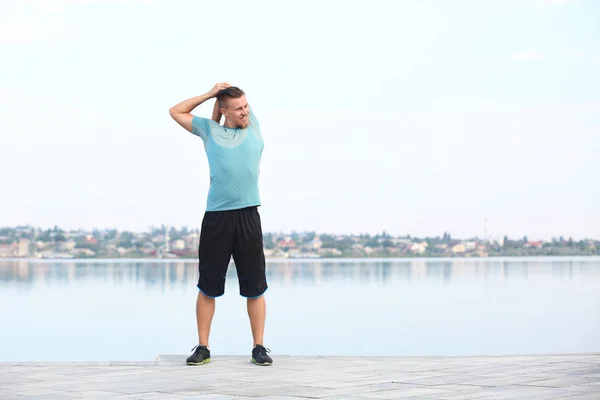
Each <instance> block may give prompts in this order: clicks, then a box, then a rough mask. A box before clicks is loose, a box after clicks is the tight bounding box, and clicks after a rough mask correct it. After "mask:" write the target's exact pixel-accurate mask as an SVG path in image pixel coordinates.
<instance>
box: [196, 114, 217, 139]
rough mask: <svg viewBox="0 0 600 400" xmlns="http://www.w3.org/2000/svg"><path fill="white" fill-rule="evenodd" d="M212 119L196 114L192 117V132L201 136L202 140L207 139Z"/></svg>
mask: <svg viewBox="0 0 600 400" xmlns="http://www.w3.org/2000/svg"><path fill="white" fill-rule="evenodd" d="M211 121H212V120H210V119H207V118H202V117H197V116H195V115H194V118H192V133H193V134H194V135H196V136H200V137H201V138H202V140H207V139H208V136H209V135H210V122H211ZM213 122H214V121H213Z"/></svg>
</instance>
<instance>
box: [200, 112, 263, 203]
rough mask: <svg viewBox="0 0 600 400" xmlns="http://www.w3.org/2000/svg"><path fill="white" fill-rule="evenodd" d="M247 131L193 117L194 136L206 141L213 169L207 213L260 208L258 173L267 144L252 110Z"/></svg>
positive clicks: (211, 170)
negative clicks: (265, 144)
mask: <svg viewBox="0 0 600 400" xmlns="http://www.w3.org/2000/svg"><path fill="white" fill-rule="evenodd" d="M249 118H250V125H249V126H248V127H247V128H244V129H240V128H226V127H224V126H221V125H219V124H218V123H216V122H215V121H213V120H211V119H207V118H201V117H197V116H194V117H193V119H192V133H193V134H194V135H197V136H200V137H201V138H202V140H203V141H204V150H205V151H206V156H207V158H208V166H209V169H210V188H209V190H208V198H207V202H206V211H225V210H236V209H240V208H244V207H251V206H260V195H259V191H258V174H259V166H260V159H261V156H262V152H263V148H264V142H263V138H262V135H261V133H260V126H259V124H258V121H257V120H256V117H255V115H254V113H253V112H252V109H250V115H249Z"/></svg>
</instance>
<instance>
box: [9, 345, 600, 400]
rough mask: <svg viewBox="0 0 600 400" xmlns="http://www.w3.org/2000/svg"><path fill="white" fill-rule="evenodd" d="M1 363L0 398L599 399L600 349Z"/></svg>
mask: <svg viewBox="0 0 600 400" xmlns="http://www.w3.org/2000/svg"><path fill="white" fill-rule="evenodd" d="M186 357H187V355H176V354H175V355H159V356H158V357H157V358H156V359H155V360H153V361H144V362H124V361H115V362H86V363H82V362H74V363H44V362H22V363H21V362H5V363H3V362H0V398H1V399H30V398H31V399H138V400H142V399H148V400H152V399H184V398H185V399H215V400H218V399H233V400H241V399H257V398H261V399H273V400H274V399H281V400H294V399H296V400H300V399H371V400H374V399H423V400H466V399H483V400H485V399H529V398H531V399H568V400H577V399H578V400H586V399H595V400H597V399H600V353H598V354H565V355H543V356H540V355H532V356H523V355H518V356H489V357H484V356H477V357H364V356H363V357H342V356H335V357H323V356H314V357H294V356H273V358H274V364H273V365H272V366H269V367H259V366H256V365H254V364H252V363H250V360H249V357H248V356H223V357H219V356H213V359H212V362H211V363H210V364H206V365H201V366H187V365H185V359H186Z"/></svg>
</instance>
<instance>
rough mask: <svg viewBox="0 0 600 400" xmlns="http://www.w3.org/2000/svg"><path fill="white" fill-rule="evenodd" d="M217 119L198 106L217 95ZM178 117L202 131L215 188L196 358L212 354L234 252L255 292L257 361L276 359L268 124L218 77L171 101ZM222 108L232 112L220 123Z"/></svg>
mask: <svg viewBox="0 0 600 400" xmlns="http://www.w3.org/2000/svg"><path fill="white" fill-rule="evenodd" d="M215 97H216V101H215V106H214V109H213V115H212V119H207V118H200V117H197V116H194V115H192V114H191V111H192V110H193V109H194V108H196V107H197V106H199V105H200V104H202V103H204V102H205V101H207V100H208V99H211V98H215ZM169 113H170V114H171V117H173V119H174V120H175V121H177V123H178V124H179V125H181V126H182V127H184V128H185V129H186V130H188V131H189V132H191V133H193V134H194V135H197V136H199V137H200V138H202V140H203V142H204V150H205V152H206V155H207V158H208V164H209V169H210V188H209V192H208V199H207V204H206V212H205V214H204V218H203V220H202V227H201V232H200V243H199V246H198V261H199V265H198V270H199V277H198V285H197V287H198V289H199V290H198V298H197V300H196V321H197V324H198V345H197V346H196V347H194V348H193V349H192V351H194V353H193V354H192V355H191V356H190V357H189V358H188V359H187V364H188V365H201V364H206V363H209V362H210V348H209V345H208V336H209V333H210V326H211V322H212V318H213V315H214V312H215V298H217V297H219V296H222V295H223V294H224V292H225V275H226V272H227V267H228V265H229V261H230V259H231V256H233V260H234V262H235V266H236V270H237V274H238V279H239V288H240V295H241V296H243V297H246V298H247V308H248V316H249V317H250V326H251V329H252V337H253V339H254V347H253V348H252V359H251V360H252V362H253V363H255V364H258V365H271V363H272V362H273V360H272V359H271V357H269V355H268V354H267V353H268V352H269V350H268V349H266V348H265V347H264V346H263V335H264V328H265V316H266V303H265V296H264V293H265V291H266V290H267V279H266V275H265V255H264V252H263V235H262V226H261V220H260V215H259V213H258V207H259V206H260V196H259V191H258V173H259V165H260V159H261V155H262V151H263V147H264V144H263V139H262V136H261V133H260V126H259V124H258V121H257V120H256V117H255V116H254V113H253V112H252V109H251V108H250V106H249V105H248V102H247V100H246V96H245V94H244V92H243V91H242V90H241V89H239V88H237V87H233V86H231V85H229V84H228V83H218V84H216V85H215V86H214V87H213V88H212V90H210V91H209V92H208V93H206V94H203V95H201V96H197V97H193V98H191V99H188V100H184V101H182V102H181V103H179V104H177V105H175V106H173V107H171V108H170V109H169ZM221 116H224V117H225V121H224V122H223V125H220V121H221Z"/></svg>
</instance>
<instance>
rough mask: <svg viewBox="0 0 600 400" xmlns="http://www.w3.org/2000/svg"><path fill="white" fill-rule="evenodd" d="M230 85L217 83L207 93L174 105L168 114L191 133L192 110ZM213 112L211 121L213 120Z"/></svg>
mask: <svg viewBox="0 0 600 400" xmlns="http://www.w3.org/2000/svg"><path fill="white" fill-rule="evenodd" d="M230 86H231V85H230V84H228V83H226V82H223V83H217V84H216V85H215V86H214V87H213V88H212V89H211V90H210V92H208V93H205V94H203V95H201V96H196V97H192V98H191V99H187V100H184V101H182V102H181V103H178V104H176V105H174V106H173V107H171V108H169V114H170V115H171V117H172V118H173V119H174V120H175V121H177V123H178V124H179V125H181V126H182V127H184V128H185V129H187V130H188V131H190V132H192V119H194V116H193V115H192V114H191V112H192V110H193V109H194V108H196V107H198V106H199V105H200V104H202V103H204V102H205V101H206V100H208V99H211V98H213V97H215V96H216V95H217V93H219V91H220V90H222V89H226V88H228V87H230ZM214 115H215V114H214V110H213V119H214Z"/></svg>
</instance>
